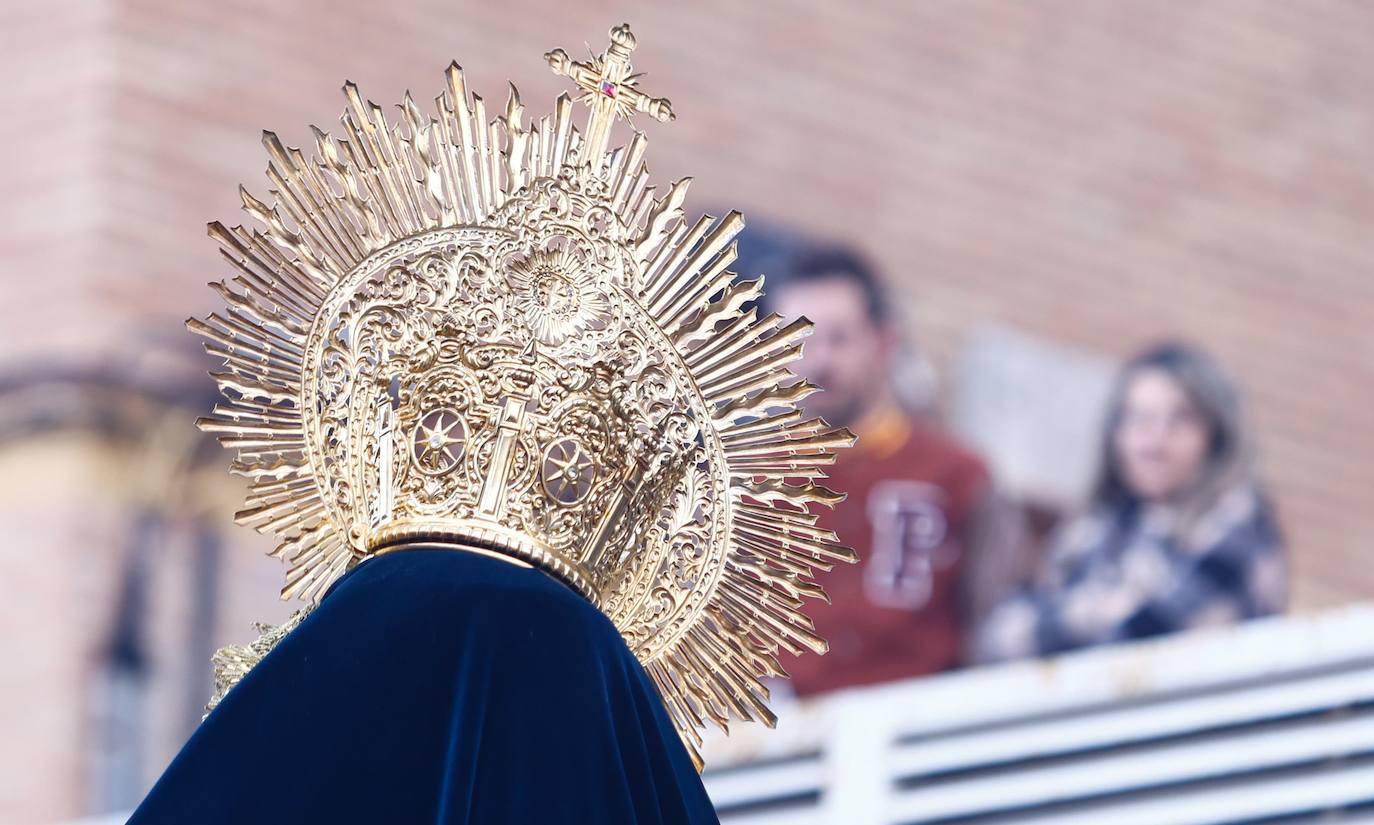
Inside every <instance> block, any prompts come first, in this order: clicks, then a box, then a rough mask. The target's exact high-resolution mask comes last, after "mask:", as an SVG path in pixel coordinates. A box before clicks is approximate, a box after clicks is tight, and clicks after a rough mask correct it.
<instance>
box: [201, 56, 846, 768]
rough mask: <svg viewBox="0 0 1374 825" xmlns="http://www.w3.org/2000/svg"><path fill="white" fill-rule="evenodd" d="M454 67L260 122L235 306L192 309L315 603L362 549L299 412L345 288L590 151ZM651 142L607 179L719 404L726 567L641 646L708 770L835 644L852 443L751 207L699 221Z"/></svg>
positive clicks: (650, 286)
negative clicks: (834, 605)
mask: <svg viewBox="0 0 1374 825" xmlns="http://www.w3.org/2000/svg"><path fill="white" fill-rule="evenodd" d="M447 79H448V88H447V90H446V91H445V93H444V94H442V95H440V96H439V97H438V98H437V99H436V107H437V117H433V116H431V115H429V114H427V113H426V112H424V111H422V110H421V109H420V107H419V106H417V105H416V103H415V102H414V100H412V99H411V97H410V96H409V95H408V94H407V95H406V97H405V99H404V101H403V102H402V104H401V105H400V110H401V117H400V119H399V122H397V123H394V124H389V123H387V121H386V119H385V118H384V116H383V113H382V110H381V109H380V108H379V107H377V106H376V105H374V104H372V103H370V102H364V101H363V99H362V98H361V97H360V96H359V94H358V91H357V89H356V87H354V86H353V85H352V84H348V85H347V86H345V88H344V93H345V96H346V97H347V99H348V109H347V110H346V111H345V113H344V114H343V117H342V126H343V129H342V132H341V134H340V135H339V136H338V137H335V136H332V135H330V134H327V133H325V132H322V131H320V130H318V129H314V137H315V155H314V157H312V158H309V159H307V158H306V156H305V155H304V154H303V153H302V152H301V151H300V150H299V149H296V148H288V147H286V146H285V145H283V144H282V142H281V141H280V140H279V139H278V138H277V136H276V135H274V134H272V133H270V132H267V133H264V135H263V143H264V145H265V146H266V148H267V151H268V154H269V156H270V159H271V160H270V163H269V166H268V169H267V177H268V179H269V181H270V182H271V185H272V189H271V195H272V203H271V204H270V205H269V204H267V203H264V202H262V201H260V200H258V199H256V198H255V197H253V196H252V195H251V194H249V193H248V192H247V191H246V190H241V194H242V199H243V206H244V210H245V212H247V213H248V214H249V215H250V216H251V217H252V218H254V219H255V220H256V221H257V222H258V224H260V226H261V228H260V229H245V228H243V227H234V228H232V229H230V228H226V227H225V226H223V225H222V224H220V223H218V222H216V223H212V224H211V225H210V227H209V234H210V235H211V237H213V238H214V239H215V240H216V241H218V242H219V244H220V246H221V253H222V254H223V255H224V257H225V258H226V259H227V260H228V261H229V263H230V264H231V266H232V267H233V268H234V270H235V274H234V276H233V277H232V278H230V279H229V280H228V281H227V282H219V283H215V284H212V285H211V286H212V287H213V288H214V289H215V290H216V291H217V292H218V293H219V294H220V296H221V297H222V298H223V299H224V301H225V302H226V305H227V307H226V308H225V309H224V310H222V311H221V312H217V313H214V314H211V315H209V316H208V317H207V318H205V319H204V320H196V319H192V320H190V321H188V326H189V327H190V329H191V330H193V331H194V332H196V333H197V334H199V335H201V336H203V337H204V338H205V339H206V344H205V346H206V349H207V351H209V352H210V353H211V354H213V355H215V356H218V357H220V358H222V359H223V361H224V365H223V367H222V369H221V370H219V371H217V372H215V373H212V375H213V376H214V377H215V379H216V380H217V382H218V383H219V385H220V387H221V390H222V392H223V394H224V396H225V400H224V402H223V403H221V404H219V405H217V406H216V407H215V409H214V412H213V414H212V415H210V416H208V417H206V418H203V419H201V420H200V422H199V424H200V426H201V428H202V429H204V430H205V431H207V432H210V433H214V434H216V435H217V436H218V437H219V440H220V441H221V443H223V444H224V446H225V447H227V448H230V449H232V450H235V451H236V453H237V455H236V458H235V460H234V462H233V466H232V471H233V472H234V473H235V474H237V475H240V476H243V477H245V478H247V479H248V480H249V482H250V488H249V493H248V497H247V501H246V504H245V507H244V509H242V510H241V511H240V512H239V513H238V514H237V521H238V522H239V523H241V524H246V525H249V526H251V527H254V528H255V529H257V530H259V531H262V532H269V533H273V534H276V535H277V536H278V537H279V539H280V543H279V544H278V546H277V548H276V550H275V551H274V553H273V555H276V556H278V557H280V558H283V559H284V560H285V561H286V562H287V564H288V565H289V568H288V572H287V576H286V585H285V587H284V588H283V591H282V593H283V597H284V598H290V597H299V598H302V599H305V600H307V601H313V600H315V599H317V598H318V597H319V596H320V595H321V594H322V593H323V591H324V590H325V588H327V587H328V585H329V584H330V583H332V582H333V581H334V580H335V579H336V578H337V577H338V576H339V575H340V574H341V573H342V572H343V571H344V570H345V569H346V567H347V565H348V563H349V562H350V561H351V560H352V559H353V558H354V556H353V552H352V550H351V549H350V543H349V541H348V537H347V536H346V535H343V534H342V533H341V532H340V529H339V528H338V527H336V526H335V525H334V524H332V523H331V522H330V521H329V520H328V519H327V516H326V505H325V502H324V501H323V500H322V498H321V495H320V490H321V484H320V483H319V480H318V479H317V477H316V472H318V470H317V469H316V468H312V465H311V461H310V458H309V456H308V455H307V454H306V449H307V448H306V440H305V423H304V421H303V415H302V413H303V411H302V410H301V408H300V403H301V401H300V399H301V397H302V380H303V375H304V373H305V371H306V369H307V368H308V365H306V364H304V363H303V360H304V353H305V351H306V349H307V339H308V337H309V335H310V332H311V327H312V323H313V321H314V319H315V317H316V315H317V313H318V312H319V310H320V308H321V305H322V304H323V303H324V301H325V298H326V296H327V294H328V292H329V290H330V289H331V288H332V287H333V286H334V285H335V284H336V283H337V282H338V281H339V280H340V279H342V278H343V277H344V276H345V275H346V274H347V273H348V272H349V271H350V270H352V269H353V268H354V267H356V266H357V265H358V264H359V263H360V262H362V261H363V260H365V259H366V258H367V257H368V256H369V255H371V254H372V253H374V252H376V251H378V250H380V249H382V248H384V247H386V246H388V245H389V244H391V243H393V242H395V241H397V240H400V239H402V238H405V237H408V236H412V235H415V234H417V233H422V232H425V231H428V230H432V229H437V228H441V227H451V226H459V225H473V224H480V223H481V222H482V221H483V220H484V219H486V218H487V217H488V216H489V215H491V214H492V212H493V211H495V210H496V209H499V208H500V207H501V205H502V204H503V203H504V202H505V200H506V198H507V196H508V195H510V194H513V193H515V192H516V191H517V190H519V189H520V188H521V187H523V186H525V185H526V184H528V183H530V182H531V181H533V180H535V179H538V178H545V177H556V176H557V175H558V174H560V173H561V172H563V170H564V168H565V166H575V165H576V164H577V162H578V160H579V159H578V149H579V145H580V137H579V134H578V132H577V130H576V129H574V128H573V125H572V100H571V99H570V98H569V97H568V96H567V95H566V94H565V95H561V96H560V97H559V98H558V99H557V100H556V102H555V106H554V111H553V113H552V114H551V115H548V116H545V117H542V118H540V119H539V120H538V121H536V122H533V123H526V122H525V120H524V118H523V107H522V105H521V103H520V98H519V95H518V93H517V92H516V91H515V89H514V87H512V88H511V92H510V97H509V101H508V103H507V105H506V107H505V111H504V114H502V115H501V116H500V117H496V118H494V119H490V120H489V119H488V116H487V112H486V107H485V103H484V102H483V100H482V99H481V98H480V97H479V96H477V95H475V94H469V92H468V91H467V89H466V86H465V83H464V80H463V74H462V70H461V69H460V68H459V67H458V66H457V65H456V64H454V65H452V66H450V67H449V69H448V72H447ZM645 147H646V140H645V137H644V135H643V134H642V133H639V132H635V133H634V135H633V137H632V139H631V140H630V142H629V143H628V144H627V145H625V146H622V147H620V148H618V149H615V150H613V151H612V152H610V153H609V154H608V155H607V156H606V158H605V162H604V164H603V165H602V166H601V169H600V170H599V171H600V176H601V178H602V180H603V181H604V182H605V184H606V189H605V193H606V199H607V201H608V205H609V207H610V209H611V211H612V212H613V213H614V214H615V215H617V216H618V218H619V219H620V221H622V222H623V223H624V225H625V226H627V227H630V228H631V229H632V230H633V231H634V232H635V233H637V239H636V240H635V242H634V244H633V254H634V257H635V259H636V263H637V265H638V269H639V280H638V284H637V285H632V291H633V292H635V295H634V297H635V298H636V300H637V301H638V302H639V303H640V305H641V307H643V308H644V310H645V311H646V312H647V313H648V314H649V316H650V317H652V318H654V319H655V320H656V323H657V324H658V325H659V326H660V328H661V329H662V330H663V332H664V334H665V335H666V336H667V338H668V340H670V341H671V342H672V344H673V345H674V347H675V348H676V350H677V352H678V355H679V356H680V357H681V358H682V360H683V362H684V363H685V364H686V366H687V367H688V370H689V371H690V373H691V375H692V376H693V379H694V380H695V382H696V384H697V387H698V389H699V390H700V391H701V393H702V394H703V396H704V397H705V398H706V400H707V401H708V402H709V408H710V409H712V410H713V411H714V412H713V421H712V422H711V423H712V425H713V427H714V430H715V432H716V435H717V437H718V438H719V441H720V444H721V446H722V448H723V451H724V455H725V457H726V460H727V464H728V476H729V479H730V490H729V502H728V503H726V504H727V505H728V509H729V512H728V519H729V522H728V523H729V532H728V536H729V547H728V550H727V553H726V562H725V565H724V568H723V569H722V570H718V571H711V575H710V578H709V580H707V581H705V582H704V583H703V584H701V585H699V586H702V587H705V588H708V589H709V591H710V592H709V593H708V594H707V598H706V600H705V603H704V608H703V609H702V611H701V612H700V613H699V614H698V616H697V617H696V620H695V621H694V622H692V623H691V625H690V626H689V627H687V628H686V629H685V631H683V632H681V633H679V634H678V636H677V638H676V639H675V640H674V641H672V642H671V643H670V644H667V645H661V646H657V650H656V652H655V653H654V654H653V655H652V656H647V657H646V656H645V655H643V652H642V651H636V653H637V654H639V655H641V658H642V659H644V660H645V661H644V665H645V667H646V669H647V670H648V672H649V674H650V676H651V677H652V678H653V680H654V681H655V683H656V684H657V686H658V688H659V690H660V692H661V694H662V696H663V698H664V701H665V704H666V706H667V708H668V711H669V713H670V715H671V716H672V718H673V720H674V722H675V723H676V724H677V726H678V728H679V730H680V731H681V732H682V733H683V738H684V741H685V742H686V743H687V744H688V747H689V749H690V750H691V751H692V754H693V757H694V758H697V759H698V764H700V763H699V758H698V757H697V753H696V747H695V746H696V745H699V744H700V742H701V738H700V734H699V733H698V730H697V729H698V728H700V727H702V726H703V725H704V723H705V722H707V721H710V722H714V723H716V724H718V725H720V726H721V727H725V726H726V724H727V722H728V720H729V719H730V718H731V717H734V718H738V719H744V720H747V719H751V718H757V719H761V720H763V721H764V722H766V723H768V724H770V725H771V724H772V723H773V722H774V716H773V714H772V713H771V712H770V711H769V710H768V708H767V707H766V705H765V704H764V701H763V700H764V699H766V698H767V690H766V688H765V687H764V686H763V684H762V683H761V682H760V678H761V677H764V676H777V675H785V674H784V671H783V668H782V667H781V665H780V663H779V662H778V659H777V656H778V653H779V652H780V651H787V652H789V653H794V654H796V653H800V652H802V651H804V650H812V651H817V652H819V651H823V650H824V649H825V642H824V641H823V640H821V639H820V638H819V637H818V636H816V635H815V634H814V633H813V632H812V625H811V622H810V620H809V619H807V618H806V616H805V615H804V614H803V613H802V611H801V608H802V600H803V598H824V593H823V592H822V590H821V588H820V587H819V586H818V585H817V584H816V583H815V582H814V581H813V580H812V576H813V574H814V573H815V572H816V571H818V570H820V571H823V570H828V569H830V567H831V566H832V564H834V563H835V562H843V561H852V560H853V558H854V556H853V554H852V552H851V551H849V550H848V549H846V548H843V547H841V546H840V545H839V544H838V542H837V540H836V537H835V535H834V534H833V533H831V532H829V531H827V530H824V529H822V528H820V527H818V526H817V518H816V516H815V515H813V514H812V513H811V512H809V505H813V504H814V505H820V506H833V505H834V504H835V503H836V502H837V501H839V500H840V499H841V498H842V496H841V495H839V494H836V493H833V492H831V491H829V490H827V489H826V488H824V487H822V486H820V485H819V484H818V483H817V482H818V480H819V479H821V478H823V477H824V468H825V466H826V465H827V464H829V463H831V462H832V461H833V459H834V452H833V451H834V450H835V449H836V448H839V447H844V446H847V445H849V444H850V443H852V441H853V437H852V436H851V435H850V434H849V433H848V432H847V431H844V430H837V429H833V428H830V427H828V426H827V425H826V424H824V422H821V421H818V420H815V419H807V418H805V417H804V416H803V415H802V413H801V412H800V411H799V410H798V409H797V408H796V404H797V402H798V401H800V400H801V399H802V398H804V397H805V396H806V395H807V394H809V393H810V392H812V391H814V389H815V387H813V386H812V385H810V384H807V383H805V382H797V381H796V380H795V378H794V377H793V376H792V374H791V373H790V371H788V369H787V365H788V363H789V362H791V361H792V360H794V359H795V358H797V357H798V355H799V354H800V351H801V341H802V339H803V338H804V337H805V336H806V335H807V333H808V332H809V331H810V325H809V323H807V322H805V321H798V322H794V323H791V324H787V325H783V324H781V323H780V319H779V318H778V317H777V316H776V315H769V316H767V317H763V318H760V317H758V315H757V311H756V310H755V309H754V308H752V307H751V306H750V304H751V303H752V302H753V301H754V300H755V299H756V298H758V296H759V294H760V291H761V287H762V279H761V278H760V279H756V280H752V281H742V282H741V281H737V280H736V279H735V276H734V274H733V273H731V272H730V271H728V267H729V265H730V263H731V262H732V261H733V260H734V257H735V244H734V241H733V239H734V237H735V236H736V235H737V234H738V233H739V231H740V230H741V229H742V228H743V219H742V218H741V216H740V215H739V213H736V212H731V213H730V214H728V215H726V216H725V217H724V218H723V219H720V220H715V219H713V218H710V217H703V218H701V219H700V220H698V221H696V222H695V223H690V222H688V221H687V220H686V217H685V215H684V212H683V202H684V199H685V197H686V193H687V189H688V185H689V183H690V179H683V180H680V181H678V182H677V183H675V184H673V185H672V186H671V187H670V188H669V190H668V191H667V192H666V193H664V194H663V195H662V196H661V197H656V192H655V189H654V188H653V187H652V186H650V185H649V183H648V180H649V175H648V170H647V168H646V166H645V165H644V162H643V156H644V151H645ZM587 171H589V172H596V171H598V170H587Z"/></svg>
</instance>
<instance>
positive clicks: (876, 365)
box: [769, 249, 988, 695]
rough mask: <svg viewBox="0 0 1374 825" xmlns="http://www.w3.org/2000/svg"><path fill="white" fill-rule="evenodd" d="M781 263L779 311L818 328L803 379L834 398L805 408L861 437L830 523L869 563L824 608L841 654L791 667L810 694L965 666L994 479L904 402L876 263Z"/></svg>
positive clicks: (821, 621)
mask: <svg viewBox="0 0 1374 825" xmlns="http://www.w3.org/2000/svg"><path fill="white" fill-rule="evenodd" d="M780 263H781V264H783V265H782V267H781V268H782V271H777V270H775V271H774V272H773V273H772V274H774V275H777V276H779V277H772V278H770V279H769V287H770V290H769V297H770V299H771V301H770V308H771V309H772V310H774V311H776V312H778V313H780V314H781V315H783V316H784V317H785V318H788V319H791V318H794V317H796V316H799V315H804V316H806V317H808V318H810V319H811V320H812V321H814V322H815V324H816V329H815V332H814V333H813V334H812V336H811V337H810V338H809V339H808V340H807V342H806V344H805V347H804V350H803V358H802V360H801V363H800V365H799V367H798V368H797V371H798V372H799V373H800V374H801V375H802V376H803V377H805V378H808V379H810V380H811V381H812V382H814V383H816V384H818V385H820V386H821V387H824V391H823V392H819V393H816V394H814V395H812V396H811V397H810V398H809V399H807V402H806V403H807V411H808V412H810V413H813V414H815V415H820V416H823V417H824V418H825V419H826V420H827V421H829V422H830V423H831V424H834V425H838V426H845V427H849V428H850V429H851V430H853V431H854V432H855V433H856V434H857V435H858V436H859V440H858V443H857V444H856V445H855V446H854V447H853V448H852V449H849V450H843V451H841V454H840V457H839V461H838V463H837V464H836V465H835V466H834V467H833V469H832V471H831V472H830V473H829V476H830V477H829V480H828V481H827V486H829V487H831V488H832V489H835V490H842V491H844V492H846V493H848V498H847V499H846V500H845V501H843V502H842V503H840V504H839V505H838V506H837V507H836V508H835V510H834V512H831V513H823V514H822V515H821V526H823V527H828V528H830V529H833V530H835V531H836V532H837V533H838V534H839V536H840V539H841V540H842V541H843V542H844V543H846V544H848V545H850V546H852V547H854V549H855V550H857V551H858V552H859V556H860V562H859V564H858V565H852V566H851V565H837V566H836V568H835V570H834V571H833V572H831V573H828V574H826V577H825V588H826V592H827V593H829V594H830V596H831V599H832V604H830V605H820V606H818V607H816V608H813V609H812V616H813V617H814V618H815V621H816V630H817V632H818V633H820V635H821V636H823V637H824V638H826V639H828V640H829V641H830V653H829V654H828V655H826V656H824V657H820V656H804V657H802V658H799V659H796V660H793V661H790V662H786V663H784V666H785V667H787V669H788V670H789V671H790V672H791V674H792V677H793V684H794V685H795V688H796V690H797V692H798V694H801V695H806V694H811V693H817V692H820V691H827V690H833V689H836V688H842V687H851V686H857V685H866V684H872V683H876V682H885V681H890V680H893V679H902V678H907V677H911V676H919V675H921V674H926V673H934V672H937V671H941V670H945V669H948V668H950V667H953V666H955V665H956V664H958V663H959V661H960V659H961V658H962V648H963V642H964V631H965V628H966V627H967V622H966V610H965V599H964V597H963V594H962V592H961V591H962V588H961V586H960V577H961V575H962V572H963V570H964V568H965V566H966V558H965V556H966V555H967V548H968V545H969V543H970V542H969V541H968V534H969V532H970V527H971V521H972V518H971V514H972V513H973V512H974V511H975V508H976V506H977V505H978V504H979V502H980V501H981V500H982V499H983V497H984V496H985V495H986V493H987V490H988V476H987V472H986V470H985V469H984V467H983V464H982V462H980V461H979V460H978V459H977V458H976V457H974V456H973V455H971V454H970V453H968V452H966V451H965V450H963V449H962V448H960V447H959V446H958V445H956V444H955V443H954V442H953V441H951V440H950V439H949V438H948V437H946V436H945V435H943V434H941V433H939V432H938V431H936V430H935V429H934V428H933V427H932V426H931V425H929V424H928V423H925V422H922V421H920V420H918V419H916V418H914V417H912V416H911V415H909V414H908V413H907V412H906V411H905V410H903V409H902V407H901V405H900V404H899V403H898V401H897V399H896V396H895V394H894V392H893V386H892V384H891V381H890V378H889V376H890V374H891V369H890V368H891V367H892V366H893V364H892V360H893V357H894V354H895V353H896V351H897V347H898V344H899V336H898V335H897V332H896V331H895V330H894V329H893V325H892V323H891V318H890V317H889V315H888V305H887V302H886V300H885V298H884V295H883V291H882V287H881V286H880V284H879V282H878V279H877V276H876V275H875V274H874V272H873V271H872V270H871V269H870V268H869V267H868V265H867V264H866V263H865V262H864V261H863V260H862V259H861V258H859V257H858V256H857V255H855V254H853V253H850V252H848V251H845V250H842V249H834V250H822V251H813V252H806V253H801V254H798V255H795V256H793V257H792V258H791V259H790V260H787V261H786V262H785V263H783V259H778V258H775V259H774V265H775V266H776V265H778V264H780Z"/></svg>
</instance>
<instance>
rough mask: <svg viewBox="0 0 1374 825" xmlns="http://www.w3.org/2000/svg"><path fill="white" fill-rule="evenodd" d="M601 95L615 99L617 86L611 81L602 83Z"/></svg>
mask: <svg viewBox="0 0 1374 825" xmlns="http://www.w3.org/2000/svg"><path fill="white" fill-rule="evenodd" d="M601 93H602V94H603V95H605V96H606V97H615V84H614V83H612V82H611V81H609V80H603V81H601Z"/></svg>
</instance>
